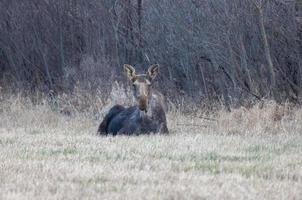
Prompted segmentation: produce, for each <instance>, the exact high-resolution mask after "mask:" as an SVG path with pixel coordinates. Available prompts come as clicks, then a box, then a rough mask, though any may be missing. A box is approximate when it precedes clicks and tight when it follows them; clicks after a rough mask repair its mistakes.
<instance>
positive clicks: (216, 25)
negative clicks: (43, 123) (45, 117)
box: [0, 0, 302, 108]
mask: <svg viewBox="0 0 302 200" xmlns="http://www.w3.org/2000/svg"><path fill="white" fill-rule="evenodd" d="M124 63H128V64H131V65H134V66H135V67H136V68H137V70H138V71H141V72H142V71H144V70H146V69H147V67H148V66H149V65H151V64H154V63H158V64H160V65H161V74H160V76H159V77H158V79H157V83H156V86H155V87H156V88H158V89H159V90H161V92H162V93H164V94H165V95H166V97H168V98H170V99H171V100H172V101H173V100H175V101H176V100H177V99H179V98H186V99H190V100H192V102H195V103H199V102H202V101H205V102H222V103H223V104H224V105H225V106H226V108H229V107H230V106H233V105H244V103H245V102H248V101H257V100H260V99H264V98H265V99H274V100H276V101H277V102H285V101H290V102H293V103H301V100H302V0H26V1H25V0H1V1H0V86H1V88H2V91H5V90H8V91H13V92H17V91H27V92H29V93H31V92H37V91H43V92H45V93H46V94H51V95H52V96H55V95H56V94H60V93H62V92H64V93H72V91H73V89H74V88H75V87H76V86H77V87H82V88H83V89H85V90H86V91H91V92H94V91H95V90H97V89H98V90H101V91H102V95H103V96H102V98H106V95H108V93H109V92H110V90H111V87H112V84H113V83H114V82H115V81H118V82H120V83H125V81H126V78H125V77H124V74H123V72H122V65H123V64H124Z"/></svg>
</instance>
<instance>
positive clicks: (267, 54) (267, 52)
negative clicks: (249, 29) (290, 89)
mask: <svg viewBox="0 0 302 200" xmlns="http://www.w3.org/2000/svg"><path fill="white" fill-rule="evenodd" d="M257 11H258V14H259V16H258V17H259V25H260V31H261V36H262V39H263V44H264V51H265V57H266V61H267V64H268V69H269V73H270V90H271V92H272V93H273V96H274V98H275V100H277V94H276V74H275V70H274V65H273V61H272V57H271V52H270V47H269V43H268V39H267V34H266V30H265V25H264V15H263V4H262V3H261V5H258V6H257Z"/></svg>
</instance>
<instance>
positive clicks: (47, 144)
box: [0, 96, 302, 199]
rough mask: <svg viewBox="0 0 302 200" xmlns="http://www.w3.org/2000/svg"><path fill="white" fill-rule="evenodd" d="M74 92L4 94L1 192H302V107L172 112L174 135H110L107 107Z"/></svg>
mask: <svg viewBox="0 0 302 200" xmlns="http://www.w3.org/2000/svg"><path fill="white" fill-rule="evenodd" d="M76 99H81V98H72V97H67V96H65V97H63V96H62V97H61V100H60V101H58V102H57V104H56V105H55V106H54V105H53V106H49V103H48V102H46V101H44V102H43V101H42V103H39V104H37V105H33V103H32V102H31V101H30V100H29V99H27V98H24V97H20V96H7V97H5V98H4V97H3V98H2V102H1V105H0V160H1V162H0V191H1V193H0V199H301V198H302V159H301V157H302V134H301V133H302V109H299V108H293V107H291V106H290V105H284V106H278V105H276V104H274V103H272V102H267V103H265V104H264V105H263V106H262V108H261V109H260V108H259V106H254V107H253V108H251V109H244V108H241V109H237V110H234V111H233V112H231V113H226V112H223V111H221V112H217V113H214V114H212V115H207V116H204V115H203V113H202V112H200V113H195V114H194V116H193V115H186V116H185V115H183V114H181V113H178V111H177V110H172V111H171V112H170V113H169V114H168V122H169V128H170V131H171V134H170V135H169V136H160V135H150V136H134V137H126V136H118V137H106V138H104V137H98V136H96V135H95V132H96V129H97V126H98V123H99V122H100V119H101V118H102V115H103V113H104V112H105V111H106V106H103V105H102V104H101V102H97V100H93V99H92V98H91V100H90V101H89V99H90V98H89V97H86V101H85V103H83V102H80V103H79V102H78V103H73V104H72V103H71V102H73V101H75V100H76ZM87 99H88V100H87ZM62 102H65V103H62ZM87 102H88V103H87ZM89 102H90V103H91V104H90V105H88V106H87V105H86V104H89ZM97 104H101V105H102V107H103V108H104V109H101V108H98V107H97ZM85 106H87V107H85ZM54 107H55V108H54ZM98 113H101V115H98Z"/></svg>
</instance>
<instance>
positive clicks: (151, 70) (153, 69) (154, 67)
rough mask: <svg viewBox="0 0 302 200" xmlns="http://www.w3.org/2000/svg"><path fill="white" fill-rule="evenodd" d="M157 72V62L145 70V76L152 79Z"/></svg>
mask: <svg viewBox="0 0 302 200" xmlns="http://www.w3.org/2000/svg"><path fill="white" fill-rule="evenodd" d="M158 73H159V64H155V65H151V66H150V67H149V69H148V71H147V77H148V78H149V79H150V81H152V80H153V79H154V78H155V77H156V76H157V74H158Z"/></svg>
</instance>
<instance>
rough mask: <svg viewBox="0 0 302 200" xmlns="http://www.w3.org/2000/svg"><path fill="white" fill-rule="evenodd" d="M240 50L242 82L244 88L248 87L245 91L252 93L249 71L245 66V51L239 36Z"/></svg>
mask: <svg viewBox="0 0 302 200" xmlns="http://www.w3.org/2000/svg"><path fill="white" fill-rule="evenodd" d="M240 49H241V56H240V58H241V67H242V69H243V72H244V77H243V78H244V82H245V83H246V86H247V87H248V88H247V89H248V90H249V91H250V92H253V86H252V78H251V75H250V71H249V69H248V66H247V54H246V49H245V46H244V43H243V39H242V36H240Z"/></svg>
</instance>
